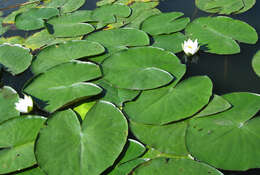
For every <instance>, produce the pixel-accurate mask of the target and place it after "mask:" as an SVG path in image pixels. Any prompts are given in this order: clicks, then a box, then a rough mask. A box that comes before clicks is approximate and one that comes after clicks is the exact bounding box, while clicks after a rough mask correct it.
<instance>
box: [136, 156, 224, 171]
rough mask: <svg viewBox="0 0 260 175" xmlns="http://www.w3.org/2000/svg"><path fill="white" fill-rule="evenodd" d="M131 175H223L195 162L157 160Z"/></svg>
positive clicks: (142, 166)
mask: <svg viewBox="0 0 260 175" xmlns="http://www.w3.org/2000/svg"><path fill="white" fill-rule="evenodd" d="M132 174H133V175H147V174H149V175H169V174H174V175H191V174H194V175H195V174H196V175H197V174H201V175H204V174H211V175H223V174H222V173H221V172H219V171H218V170H216V169H215V168H213V167H210V166H209V165H206V164H204V163H200V162H196V161H194V160H189V159H167V158H157V159H153V160H150V161H148V162H146V163H143V164H142V165H141V166H139V167H138V168H136V169H135V170H134V171H133V173H132Z"/></svg>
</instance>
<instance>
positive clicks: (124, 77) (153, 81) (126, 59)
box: [102, 47, 185, 90]
mask: <svg viewBox="0 0 260 175" xmlns="http://www.w3.org/2000/svg"><path fill="white" fill-rule="evenodd" d="M184 67H185V66H184V65H183V64H181V63H180V61H179V59H178V58H177V57H176V56H175V55H174V54H172V53H170V52H167V51H164V50H162V49H159V48H155V47H140V48H132V49H128V50H126V51H121V52H118V53H116V54H113V55H111V56H110V57H109V58H108V59H106V60H105V61H104V62H103V64H102V68H103V71H104V79H105V80H107V81H108V82H110V83H111V84H112V85H114V86H115V87H119V88H126V89H134V90H144V89H153V88H157V87H160V86H163V85H166V84H168V83H170V82H171V81H173V80H174V78H175V77H174V76H175V73H176V74H177V75H178V74H179V73H180V72H182V71H183V69H184Z"/></svg>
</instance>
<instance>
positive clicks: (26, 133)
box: [0, 116, 45, 174]
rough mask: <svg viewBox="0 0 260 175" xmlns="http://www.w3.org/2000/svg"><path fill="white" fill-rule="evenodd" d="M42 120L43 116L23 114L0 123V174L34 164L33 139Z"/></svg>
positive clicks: (43, 120)
mask: <svg viewBox="0 0 260 175" xmlns="http://www.w3.org/2000/svg"><path fill="white" fill-rule="evenodd" d="M44 122H45V118H43V117H39V116H23V117H17V118H13V119H10V120H8V121H6V122H4V123H2V124H1V125H0V174H6V173H10V172H13V171H17V170H21V169H24V168H27V167H30V166H32V165H34V164H36V160H35V156H34V141H35V139H36V137H37V135H38V132H39V130H40V129H41V128H42V127H43V124H44Z"/></svg>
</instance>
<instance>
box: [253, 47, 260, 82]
mask: <svg viewBox="0 0 260 175" xmlns="http://www.w3.org/2000/svg"><path fill="white" fill-rule="evenodd" d="M252 65H253V69H254V71H255V73H256V74H257V75H258V76H259V77H260V51H258V52H257V53H256V54H255V56H254V58H253V61H252Z"/></svg>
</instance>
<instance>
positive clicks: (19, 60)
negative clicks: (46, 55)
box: [0, 44, 32, 75]
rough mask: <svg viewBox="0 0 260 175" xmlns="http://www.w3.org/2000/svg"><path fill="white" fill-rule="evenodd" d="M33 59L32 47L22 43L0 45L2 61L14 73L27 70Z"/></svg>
mask: <svg viewBox="0 0 260 175" xmlns="http://www.w3.org/2000/svg"><path fill="white" fill-rule="evenodd" d="M31 61H32V55H31V54H30V49H28V48H25V47H22V46H21V45H11V44H2V45H0V63H1V64H3V65H4V66H5V67H7V70H8V71H9V72H11V73H12V74H13V75H16V74H19V73H22V72H23V71H25V70H26V69H27V68H28V67H29V66H30V65H31Z"/></svg>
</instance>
